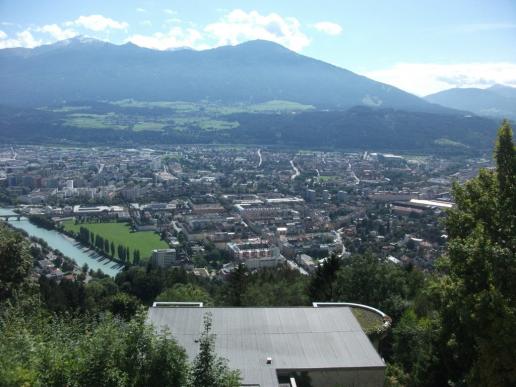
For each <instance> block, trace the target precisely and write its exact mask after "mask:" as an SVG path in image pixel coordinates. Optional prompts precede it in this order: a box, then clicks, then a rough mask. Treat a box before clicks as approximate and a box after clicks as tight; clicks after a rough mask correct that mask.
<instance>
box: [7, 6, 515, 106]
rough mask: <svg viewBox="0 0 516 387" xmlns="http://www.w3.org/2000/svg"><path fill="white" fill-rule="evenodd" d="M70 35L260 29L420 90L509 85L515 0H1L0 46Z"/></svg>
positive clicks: (185, 34)
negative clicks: (496, 84) (497, 84)
mask: <svg viewBox="0 0 516 387" xmlns="http://www.w3.org/2000/svg"><path fill="white" fill-rule="evenodd" d="M76 35H84V36H89V37H94V38H98V39H101V40H105V41H109V42H112V43H114V44H123V43H126V42H133V43H134V44H136V45H139V46H142V47H148V48H153V49H158V50H165V49H171V48H178V47H191V48H194V49H197V50H203V49H210V48H214V47H218V46H221V45H228V44H231V45H235V44H238V43H241V42H245V41H248V40H253V39H266V40H271V41H275V42H277V43H280V44H282V45H284V46H285V47H287V48H289V49H291V50H294V51H296V52H298V53H300V54H303V55H307V56H310V57H314V58H317V59H320V60H323V61H325V62H328V63H331V64H334V65H336V66H339V67H342V68H346V69H348V70H351V71H354V72H356V73H358V74H362V75H365V76H367V77H370V78H372V79H375V80H378V81H381V82H385V83H388V84H391V85H394V86H397V87H399V88H401V89H403V90H406V91H408V92H411V93H414V94H416V95H419V96H423V95H427V94H431V93H435V92H437V91H440V90H444V89H448V88H452V87H482V88H485V87H489V86H491V85H492V84H495V83H499V84H505V85H509V86H514V87H516V0H482V1H479V0H432V1H428V0H417V1H414V0H360V1H358V0H335V1H332V0H317V1H314V0H309V1H306V0H289V1H286V0H259V1H254V0H246V1H244V0H241V1H230V0H228V1H223V0H221V1H216V0H212V1H210V0H205V1H199V0H183V1H165V0H163V1H161V0H124V1H118V0H109V1H107V0H102V1H101V0H73V1H68V0H61V1H57V0H32V1H28V0H0V48H8V47H28V48H32V47H36V46H39V45H41V44H49V43H53V42H56V41H58V40H63V39H67V38H71V37H74V36H76Z"/></svg>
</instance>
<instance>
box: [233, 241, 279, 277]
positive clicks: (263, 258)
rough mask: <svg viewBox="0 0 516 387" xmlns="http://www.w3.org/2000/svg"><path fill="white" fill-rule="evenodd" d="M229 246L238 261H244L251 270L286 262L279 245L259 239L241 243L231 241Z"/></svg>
mask: <svg viewBox="0 0 516 387" xmlns="http://www.w3.org/2000/svg"><path fill="white" fill-rule="evenodd" d="M227 248H228V250H229V252H230V254H231V255H232V256H233V258H234V259H235V260H236V261H239V262H242V263H244V264H245V265H246V266H247V267H248V268H249V269H251V270H252V269H259V268H263V267H274V266H278V265H279V264H281V263H283V262H285V258H284V257H283V256H281V254H280V250H279V248H278V247H276V246H271V245H270V244H269V243H267V242H266V241H262V240H259V239H252V240H247V241H245V242H241V243H235V242H230V243H228V244H227Z"/></svg>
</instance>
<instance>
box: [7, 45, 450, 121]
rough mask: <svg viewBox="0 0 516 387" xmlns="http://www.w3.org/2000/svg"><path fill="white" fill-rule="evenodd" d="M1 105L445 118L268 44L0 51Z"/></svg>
mask: <svg viewBox="0 0 516 387" xmlns="http://www.w3.org/2000/svg"><path fill="white" fill-rule="evenodd" d="M0 70H1V71H0V84H1V85H2V93H1V94H0V104H9V105H17V106H41V105H54V104H61V103H63V102H69V101H74V102H76V101H98V100H111V101H113V100H121V99H128V98H132V99H138V100H146V101H160V100H166V101H192V102H195V101H206V100H208V101H216V102H221V103H260V102H265V101H269V100H287V101H294V102H299V103H302V104H308V105H313V106H315V107H317V108H325V109H347V108H350V107H353V106H356V105H365V106H371V107H381V108H396V109H404V110H411V111H424V112H439V113H444V112H447V109H445V108H442V107H440V106H436V105H434V104H431V103H429V102H427V101H425V100H423V99H421V98H418V97H416V96H414V95H412V94H409V93H407V92H404V91H402V90H400V89H397V88H396V87H393V86H389V85H386V84H383V83H380V82H376V81H373V80H371V79H369V78H366V77H364V76H360V75H358V74H355V73H353V72H351V71H348V70H345V69H342V68H339V67H336V66H333V65H330V64H328V63H325V62H322V61H319V60H316V59H312V58H309V57H306V56H303V55H300V54H297V53H295V52H293V51H291V50H288V49H287V48H285V47H283V46H281V45H279V44H276V43H272V42H269V41H263V40H255V41H249V42H246V43H242V44H239V45H237V46H223V47H218V48H214V49H209V50H203V51H195V50H188V49H180V50H174V51H157V50H150V49H146V48H142V47H138V46H136V45H134V44H132V43H127V44H123V45H114V44H111V43H107V42H102V41H99V40H95V39H91V38H84V37H76V38H72V39H68V40H65V41H61V42H57V43H54V44H51V45H44V46H40V47H36V48H33V49H27V48H9V49H3V50H0Z"/></svg>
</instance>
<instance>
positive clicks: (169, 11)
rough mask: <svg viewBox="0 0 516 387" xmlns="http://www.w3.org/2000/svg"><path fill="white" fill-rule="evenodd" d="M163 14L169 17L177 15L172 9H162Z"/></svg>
mask: <svg viewBox="0 0 516 387" xmlns="http://www.w3.org/2000/svg"><path fill="white" fill-rule="evenodd" d="M163 12H165V13H168V14H169V15H177V12H176V11H174V10H172V9H164V10H163Z"/></svg>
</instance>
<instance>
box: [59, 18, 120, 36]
mask: <svg viewBox="0 0 516 387" xmlns="http://www.w3.org/2000/svg"><path fill="white" fill-rule="evenodd" d="M66 25H67V26H70V25H77V26H81V27H84V28H86V29H88V30H92V31H97V32H98V31H104V30H106V29H114V30H125V29H127V27H129V25H128V24H127V23H126V22H119V21H116V20H113V19H111V18H109V17H105V16H102V15H89V16H79V17H78V18H77V19H75V20H74V21H73V22H67V23H66Z"/></svg>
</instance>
